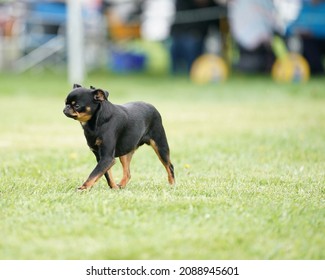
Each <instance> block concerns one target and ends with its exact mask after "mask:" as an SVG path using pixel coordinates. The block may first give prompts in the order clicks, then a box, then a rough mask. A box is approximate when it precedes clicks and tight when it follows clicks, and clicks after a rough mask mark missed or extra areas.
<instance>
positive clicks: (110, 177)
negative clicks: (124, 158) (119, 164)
mask: <svg viewBox="0 0 325 280" xmlns="http://www.w3.org/2000/svg"><path fill="white" fill-rule="evenodd" d="M92 152H93V153H94V155H95V157H96V160H97V162H99V161H100V155H99V152H97V151H95V150H92ZM114 164H115V160H114V161H113V163H112V165H111V167H110V168H109V170H108V171H107V172H105V173H104V175H105V178H106V181H107V184H108V185H109V187H110V188H111V189H119V186H118V185H117V184H116V183H115V181H114V178H113V174H112V167H113V165H114Z"/></svg>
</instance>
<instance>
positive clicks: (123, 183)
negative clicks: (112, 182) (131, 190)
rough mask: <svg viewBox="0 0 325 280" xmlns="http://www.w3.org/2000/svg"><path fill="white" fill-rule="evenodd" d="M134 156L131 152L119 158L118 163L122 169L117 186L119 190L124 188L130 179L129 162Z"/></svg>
mask: <svg viewBox="0 0 325 280" xmlns="http://www.w3.org/2000/svg"><path fill="white" fill-rule="evenodd" d="M133 154H134V151H131V152H130V153H128V154H126V155H124V156H120V162H121V164H122V167H123V177H122V180H121V182H120V183H119V184H118V186H120V187H121V188H124V187H125V186H126V184H127V183H128V182H129V181H130V179H131V172H130V162H131V159H132V156H133Z"/></svg>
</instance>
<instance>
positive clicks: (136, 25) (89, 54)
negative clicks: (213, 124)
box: [0, 0, 325, 81]
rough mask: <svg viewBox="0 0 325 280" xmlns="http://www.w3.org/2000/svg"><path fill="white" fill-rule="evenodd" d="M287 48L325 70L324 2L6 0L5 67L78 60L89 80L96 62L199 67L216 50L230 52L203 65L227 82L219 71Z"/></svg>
mask: <svg viewBox="0 0 325 280" xmlns="http://www.w3.org/2000/svg"><path fill="white" fill-rule="evenodd" d="M69 11H70V12H69ZM275 38H276V39H275ZM287 53H296V54H299V55H301V56H302V57H303V59H304V60H305V61H306V62H307V63H308V71H307V70H306V71H307V72H308V75H309V73H310V74H311V75H323V74H324V54H325V1H321V0H273V1H272V0H230V1H227V0H115V1H114V0H106V1H104V0H80V1H79V0H78V1H50V0H48V1H34V0H29V1H27V0H25V1H9V0H8V1H4V0H2V1H0V71H2V72H7V71H8V72H16V73H22V72H25V71H29V70H31V69H37V70H43V69H51V70H57V69H59V70H62V69H66V68H67V67H68V65H69V63H70V67H71V64H72V68H71V69H72V70H71V72H76V71H78V69H79V70H80V68H82V71H80V73H79V76H77V77H74V79H75V80H76V79H77V80H80V81H82V80H83V78H84V76H85V75H86V74H87V72H89V71H92V70H96V69H105V70H107V71H112V72H116V73H130V72H146V73H154V74H173V75H176V74H177V75H190V72H191V70H193V64H194V62H195V60H197V58H199V57H200V56H202V55H205V54H210V55H213V56H214V57H218V58H220V59H221V60H220V61H221V62H220V61H218V62H216V64H218V63H219V64H218V65H217V66H215V68H214V69H213V70H211V71H212V72H214V73H212V74H211V73H209V71H210V70H209V69H208V68H209V67H210V66H209V65H208V64H207V63H208V62H207V61H205V62H202V63H201V64H202V65H200V67H199V68H200V69H199V70H197V71H198V72H200V73H201V74H202V72H204V71H205V70H204V69H208V70H206V71H205V74H204V75H205V76H209V75H210V76H214V78H213V77H212V78H211V79H209V80H218V77H216V75H217V74H216V73H215V72H218V71H219V72H220V73H221V74H220V73H219V74H218V75H219V76H220V75H223V76H227V75H228V72H229V71H230V70H231V71H238V72H242V73H271V71H272V67H273V65H274V62H275V61H276V59H277V58H283V57H284V56H286V54H287ZM71 56H75V58H74V60H73V59H71ZM76 60H77V61H78V63H80V64H79V65H76V64H77V63H76V62H75V61H76ZM207 60H208V61H210V62H211V56H209V57H208V58H207ZM220 63H222V64H223V65H226V66H220ZM222 67H226V68H222ZM287 67H288V66H287ZM303 67H307V66H303ZM291 68H292V67H291ZM202 69H203V70H202ZM298 70H299V69H298ZM298 70H297V71H298ZM211 71H210V72H211ZM297 71H296V72H297ZM298 72H299V71H298ZM300 72H301V71H300ZM281 73H283V72H281ZM194 75H196V74H194ZM218 75H217V76H218ZM292 75H293V74H292ZM292 75H291V76H292ZM291 76H290V78H288V79H290V80H292V79H294V78H292V77H291ZM194 79H195V78H194ZM199 80H200V79H199ZM201 80H202V79H201Z"/></svg>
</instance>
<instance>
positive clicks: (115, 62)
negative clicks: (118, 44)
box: [109, 49, 147, 73]
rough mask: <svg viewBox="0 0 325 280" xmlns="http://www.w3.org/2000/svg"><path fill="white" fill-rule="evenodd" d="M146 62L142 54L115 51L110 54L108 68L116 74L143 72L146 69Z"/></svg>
mask: <svg viewBox="0 0 325 280" xmlns="http://www.w3.org/2000/svg"><path fill="white" fill-rule="evenodd" d="M146 60H147V58H146V55H144V54H141V53H137V52H133V51H126V50H120V49H115V50H112V51H111V53H110V62H109V68H110V69H111V70H112V71H113V72H117V73H128V72H137V71H143V70H145V68H146Z"/></svg>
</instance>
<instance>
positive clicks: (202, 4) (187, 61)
mask: <svg viewBox="0 0 325 280" xmlns="http://www.w3.org/2000/svg"><path fill="white" fill-rule="evenodd" d="M218 5H219V4H217V3H216V1H213V0H176V1H175V7H176V15H175V21H174V23H173V24H172V26H171V48H170V55H171V64H172V72H173V73H174V74H175V73H184V72H185V73H189V71H190V69H191V66H192V64H193V62H194V60H195V59H196V58H197V57H199V56H200V55H202V54H203V52H204V42H205V39H206V36H207V34H208V31H209V28H210V27H211V26H215V27H216V28H218V24H219V21H218V19H211V20H209V19H206V17H205V16H204V13H205V11H208V8H212V7H216V6H218ZM200 10H201V13H200V14H198V13H197V12H198V11H200Z"/></svg>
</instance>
